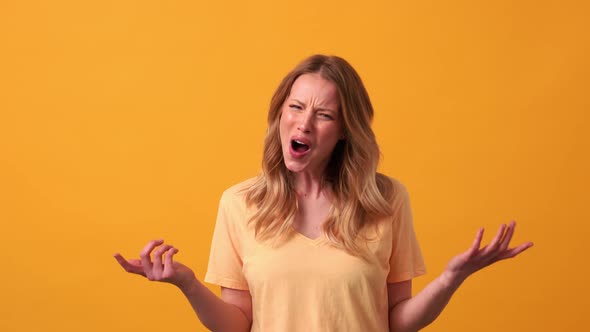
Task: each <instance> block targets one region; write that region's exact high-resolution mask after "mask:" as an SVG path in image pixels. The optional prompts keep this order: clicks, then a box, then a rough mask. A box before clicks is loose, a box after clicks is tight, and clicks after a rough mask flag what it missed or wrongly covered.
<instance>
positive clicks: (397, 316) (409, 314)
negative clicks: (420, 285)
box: [389, 272, 465, 332]
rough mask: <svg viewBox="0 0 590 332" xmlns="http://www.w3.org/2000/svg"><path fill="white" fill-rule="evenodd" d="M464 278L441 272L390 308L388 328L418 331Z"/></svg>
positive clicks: (440, 309) (449, 297) (397, 330)
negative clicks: (417, 290) (412, 294)
mask: <svg viewBox="0 0 590 332" xmlns="http://www.w3.org/2000/svg"><path fill="white" fill-rule="evenodd" d="M464 280H465V279H464V278H458V277H455V276H451V275H450V274H448V273H447V272H443V274H441V275H440V276H438V277H437V278H436V279H434V280H433V281H432V282H431V283H430V284H428V285H427V286H426V287H425V288H424V289H423V290H422V291H421V292H420V293H418V294H417V295H416V296H415V297H412V298H410V299H407V300H404V301H401V302H400V303H398V304H396V305H395V306H394V307H393V308H392V309H391V311H390V312H389V330H390V331H395V332H400V331H404V332H405V331H418V330H420V329H422V328H424V327H425V326H426V325H428V324H430V323H432V322H433V321H434V320H435V319H436V318H437V317H438V315H440V313H441V312H442V310H443V309H444V308H445V306H446V305H447V303H448V302H449V300H450V299H451V297H452V296H453V294H454V293H455V291H456V290H457V288H459V286H460V285H461V283H462V282H463V281H464Z"/></svg>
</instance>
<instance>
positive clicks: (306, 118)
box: [297, 112, 312, 133]
mask: <svg viewBox="0 0 590 332" xmlns="http://www.w3.org/2000/svg"><path fill="white" fill-rule="evenodd" d="M311 121H312V114H311V112H306V113H304V114H302V115H301V117H300V118H299V124H298V125H297V129H299V130H300V131H302V132H304V133H308V132H309V131H310V130H311V126H312V124H311Z"/></svg>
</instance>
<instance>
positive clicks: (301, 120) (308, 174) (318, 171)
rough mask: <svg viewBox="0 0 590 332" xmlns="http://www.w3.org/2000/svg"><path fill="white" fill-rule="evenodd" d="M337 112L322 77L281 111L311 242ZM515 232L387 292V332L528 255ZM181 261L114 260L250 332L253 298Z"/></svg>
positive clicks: (149, 251)
mask: <svg viewBox="0 0 590 332" xmlns="http://www.w3.org/2000/svg"><path fill="white" fill-rule="evenodd" d="M339 106H340V105H339V99H338V93H337V90H336V87H335V85H334V84H333V83H331V82H329V81H326V80H324V79H323V78H322V77H321V76H319V75H317V74H305V75H302V76H300V77H299V78H298V79H297V80H296V81H295V83H294V85H293V87H292V88H291V93H290V95H289V97H288V98H287V100H286V101H285V103H284V105H283V110H282V116H281V120H280V131H281V141H282V145H283V156H284V159H285V165H286V166H287V168H288V169H289V170H290V171H291V172H292V173H293V174H294V180H295V182H294V183H295V190H296V192H297V197H298V203H299V205H298V206H299V210H298V215H297V216H296V220H295V223H294V225H293V227H294V228H295V229H296V230H297V231H298V232H300V233H301V234H302V235H304V236H307V237H309V238H317V237H319V236H321V226H322V222H323V221H324V220H325V219H326V217H327V215H328V213H329V209H330V208H331V201H330V197H331V190H330V188H329V187H326V186H324V185H323V183H324V182H323V181H322V176H323V174H324V170H325V168H326V165H327V163H328V160H329V157H330V154H331V152H332V150H333V148H334V146H335V145H336V143H337V142H338V140H340V139H343V138H344V135H343V129H342V123H341V121H342V120H341V118H340V114H339ZM293 137H295V138H299V139H302V140H304V141H305V142H306V143H308V144H309V146H310V152H309V153H307V154H305V155H304V156H302V155H299V154H293V153H289V146H290V144H291V139H292V138H293ZM515 226H516V223H515V222H510V223H509V224H508V225H501V226H500V228H499V229H498V232H497V233H496V235H495V237H494V238H493V239H492V241H491V242H490V243H489V244H488V245H486V246H484V247H481V243H482V238H483V232H484V230H483V228H482V229H480V230H479V231H478V232H477V234H476V236H475V239H474V240H473V243H472V245H471V247H470V248H469V249H467V250H466V251H465V252H463V253H461V254H459V255H457V256H455V257H453V258H452V259H451V260H450V261H449V263H448V265H447V267H446V269H445V270H444V271H443V273H441V274H440V275H439V276H438V277H437V278H436V279H434V280H433V281H432V282H431V283H430V284H428V285H427V286H426V287H425V288H424V289H423V290H422V291H420V292H419V293H418V294H417V295H416V296H414V297H412V280H407V281H402V282H397V283H390V284H388V285H387V289H388V300H389V329H390V331H418V330H420V329H421V328H423V327H425V326H426V325H428V324H430V323H431V322H432V321H434V320H435V319H436V318H437V317H438V316H439V314H440V313H441V312H442V310H443V309H444V307H445V306H446V305H447V303H448V302H449V300H450V298H451V296H452V295H453V294H454V293H455V291H456V290H457V289H458V287H459V286H460V285H461V284H462V283H463V281H465V279H467V278H468V277H469V276H470V275H472V274H473V273H475V272H477V271H479V270H481V269H483V268H485V267H486V266H489V265H491V264H494V263H496V262H498V261H501V260H504V259H508V258H513V257H515V256H517V255H519V254H520V253H522V252H523V251H525V250H527V249H528V248H530V247H531V246H532V245H533V244H532V243H531V242H526V243H523V244H520V245H518V246H516V247H513V248H511V247H510V242H511V240H512V236H513V234H514V228H515ZM176 253H178V249H177V248H175V247H173V246H171V245H169V244H165V243H164V241H163V240H154V241H150V242H149V243H148V244H147V245H146V246H145V247H144V248H143V250H142V251H141V253H140V255H139V256H140V258H139V259H130V260H126V259H125V258H123V257H122V256H121V255H120V254H115V255H114V256H115V259H116V260H117V262H118V263H119V264H120V265H121V266H122V267H123V268H124V269H125V270H126V271H127V272H129V273H133V274H138V275H141V276H143V277H145V278H147V279H148V280H152V281H161V282H167V283H171V284H173V285H175V286H177V287H178V288H179V289H180V290H181V291H182V292H183V294H184V295H185V296H186V298H187V299H188V301H189V303H190V304H191V306H192V307H193V309H194V311H195V313H196V314H197V316H198V317H199V319H200V320H201V322H202V323H203V324H204V325H205V326H206V327H207V328H209V329H210V330H211V331H232V332H233V331H249V330H250V327H251V325H252V298H251V296H250V292H249V291H247V290H236V289H231V288H225V287H221V298H219V297H217V296H216V295H215V294H214V293H213V292H211V291H209V289H208V288H206V287H205V286H204V285H203V284H202V283H201V282H200V281H199V280H198V279H197V278H196V277H195V274H194V273H193V271H192V270H191V269H190V268H188V267H187V266H185V265H183V264H182V263H180V262H178V261H175V260H174V255H175V254H176Z"/></svg>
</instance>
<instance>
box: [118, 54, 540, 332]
mask: <svg viewBox="0 0 590 332" xmlns="http://www.w3.org/2000/svg"><path fill="white" fill-rule="evenodd" d="M372 117H373V109H372V106H371V103H370V100H369V97H368V94H367V92H366V90H365V88H364V86H363V84H362V81H361V79H360V78H359V76H358V74H357V73H356V72H355V70H354V69H353V68H352V67H351V66H350V65H349V64H348V63H347V62H346V61H345V60H343V59H341V58H338V57H335V56H324V55H315V56H312V57H310V58H308V59H306V60H305V61H303V62H302V63H301V64H299V65H298V66H297V67H296V68H295V69H294V70H293V71H291V72H290V73H289V74H288V75H287V76H286V77H285V78H284V79H283V81H282V82H281V84H280V85H279V87H278V89H277V91H276V92H275V94H274V96H273V98H272V101H271V106H270V112H269V114H268V132H267V136H266V139H265V149H264V158H263V171H262V174H261V175H260V176H258V177H256V178H254V179H251V180H248V181H245V182H243V183H240V184H238V185H235V186H233V187H232V188H230V189H228V190H226V191H225V192H224V194H223V195H222V198H221V201H220V207H219V214H218V218H217V223H216V227H215V232H214V235H213V243H212V247H211V254H210V260H209V268H208V271H207V275H206V276H205V281H207V282H210V283H214V284H217V285H220V286H221V298H218V297H217V296H216V295H215V294H213V293H212V292H210V291H209V290H208V289H207V288H206V287H205V286H204V285H203V284H202V283H201V282H199V281H198V280H197V279H196V278H195V276H194V273H193V272H192V271H191V270H190V269H189V268H187V267H186V266H185V265H183V264H181V263H179V262H176V261H174V259H173V256H174V255H175V254H176V253H177V252H178V249H176V248H174V247H172V246H170V245H168V244H165V243H164V242H163V241H162V240H158V241H151V242H150V243H148V244H147V245H146V246H145V248H144V249H143V250H142V252H141V254H140V259H136V260H129V261H128V260H125V259H124V258H123V257H122V256H121V255H119V254H116V255H115V258H116V259H117V261H118V262H119V263H120V264H121V266H123V268H124V269H125V270H126V271H127V272H131V273H135V274H140V275H143V276H145V277H147V278H148V279H149V280H157V281H164V282H169V283H172V284H174V285H176V286H178V287H179V288H180V289H181V290H182V292H183V293H184V294H185V296H186V297H187V299H188V300H189V302H190V303H191V305H192V307H193V309H194V310H195V312H196V314H197V315H198V317H199V319H200V320H201V322H202V323H203V324H204V325H205V326H206V327H207V328H209V329H210V330H212V331H416V330H419V329H421V328H423V327H424V326H426V325H428V324H429V323H431V322H432V321H433V320H434V319H435V318H436V317H437V316H438V315H439V314H440V312H441V311H442V310H443V308H444V307H445V305H446V304H447V302H448V301H449V299H450V297H451V296H452V294H453V293H454V292H455V291H456V289H457V288H458V287H459V286H460V285H461V283H462V282H463V281H464V280H465V279H466V278H467V277H468V276H469V275H471V274H472V273H474V272H476V271H478V270H480V269H481V268H483V267H485V266H487V265H490V264H492V263H494V262H497V261H499V260H502V259H506V258H510V257H514V256H516V255H518V254H519V253H521V252H522V251H524V250H526V249H527V248H529V247H530V246H532V243H530V242H529V243H525V244H522V245H520V246H517V247H516V248H512V249H510V248H509V244H510V240H511V237H512V234H513V232H514V226H515V224H514V222H512V223H510V224H509V225H508V226H506V225H502V226H501V227H500V229H499V230H498V233H497V234H496V236H495V237H494V239H493V240H492V242H491V243H490V244H489V245H488V246H485V247H484V248H482V249H480V243H481V239H482V236H483V229H480V230H479V232H478V233H477V235H476V237H475V240H474V241H473V245H472V246H471V248H469V249H468V250H467V251H466V252H464V253H462V254H460V255H458V256H456V257H454V258H453V259H452V260H451V261H450V262H449V264H448V266H447V268H446V270H445V271H444V272H443V273H442V274H441V275H440V276H439V277H438V278H436V279H435V280H434V281H433V282H432V283H430V284H429V285H428V286H427V287H425V288H424V289H423V290H422V291H421V292H420V293H418V294H417V296H415V297H412V294H411V289H412V278H414V277H416V276H418V275H421V274H423V273H425V267H424V263H423V260H422V255H421V253H420V249H419V246H418V243H417V240H416V237H415V234H414V230H413V226H412V215H411V210H410V205H409V200H408V194H407V192H406V190H405V188H404V187H403V185H402V184H400V183H399V182H398V181H396V180H394V179H390V178H387V177H386V176H384V175H381V174H379V173H377V164H378V160H379V148H378V145H377V143H376V141H375V136H374V134H373V131H372V129H371V120H372Z"/></svg>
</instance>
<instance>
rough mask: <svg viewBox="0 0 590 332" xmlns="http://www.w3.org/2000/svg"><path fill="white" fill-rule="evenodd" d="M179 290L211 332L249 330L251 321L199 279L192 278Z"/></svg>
mask: <svg viewBox="0 0 590 332" xmlns="http://www.w3.org/2000/svg"><path fill="white" fill-rule="evenodd" d="M180 290H181V291H182V293H183V294H184V295H185V296H186V298H187V300H188V301H189V303H190V304H191V306H192V307H193V310H194V311H195V313H196V314H197V316H198V317H199V320H200V321H201V323H203V325H205V327H207V328H208V329H209V330H211V331H213V332H225V331H231V332H233V331H238V332H240V331H244V332H246V331H250V326H251V323H250V321H249V320H248V318H246V315H245V314H244V313H243V312H242V311H241V310H240V309H239V308H238V307H237V306H235V305H233V304H230V303H226V302H224V301H223V300H222V299H220V298H219V297H218V296H217V295H215V293H213V292H212V291H210V290H209V289H208V288H207V287H205V285H203V284H202V283H201V282H200V281H199V280H197V279H194V280H193V282H191V283H189V284H188V285H187V286H184V287H181V288H180Z"/></svg>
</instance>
